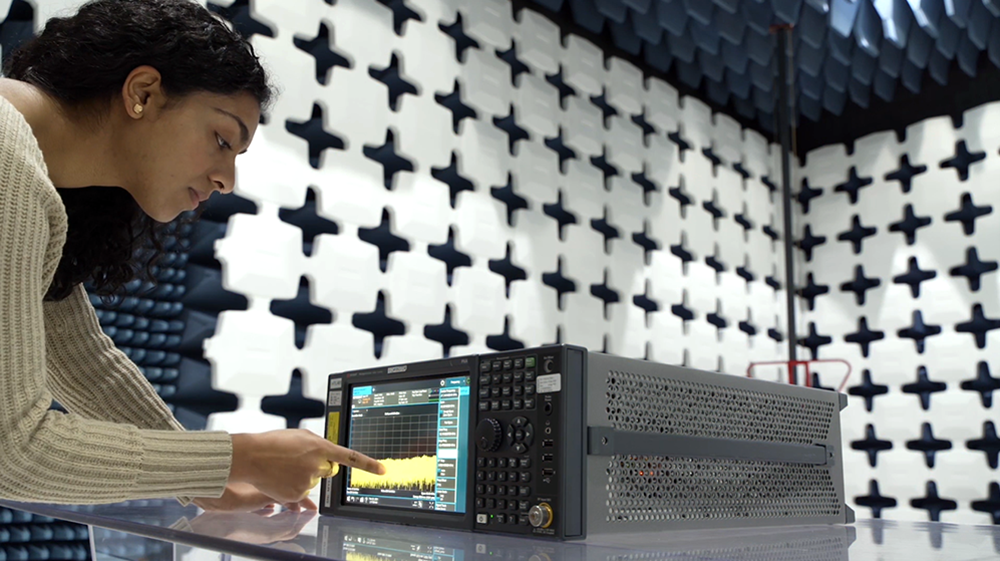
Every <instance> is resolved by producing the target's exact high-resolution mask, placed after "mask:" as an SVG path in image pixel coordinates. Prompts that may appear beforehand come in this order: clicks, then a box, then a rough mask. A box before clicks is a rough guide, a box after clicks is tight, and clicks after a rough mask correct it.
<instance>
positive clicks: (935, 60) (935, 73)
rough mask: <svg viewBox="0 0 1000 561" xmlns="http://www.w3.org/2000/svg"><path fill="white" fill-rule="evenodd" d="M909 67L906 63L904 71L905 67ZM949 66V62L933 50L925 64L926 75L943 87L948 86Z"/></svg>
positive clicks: (908, 63)
mask: <svg viewBox="0 0 1000 561" xmlns="http://www.w3.org/2000/svg"><path fill="white" fill-rule="evenodd" d="M911 66H912V64H910V62H909V61H907V64H906V65H904V67H903V68H904V70H905V69H906V68H907V67H911ZM950 66H951V61H950V60H948V59H947V58H945V57H944V55H943V54H941V52H940V51H938V50H936V49H935V50H934V52H933V53H931V58H930V60H929V61H928V62H927V73H928V74H930V76H931V78H933V79H934V81H935V82H937V83H938V84H941V85H942V86H944V85H947V84H948V69H949V67H950Z"/></svg>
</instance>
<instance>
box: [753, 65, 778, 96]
mask: <svg viewBox="0 0 1000 561" xmlns="http://www.w3.org/2000/svg"><path fill="white" fill-rule="evenodd" d="M775 77H776V74H775V68H774V66H773V65H771V64H757V63H756V62H754V63H753V64H751V65H750V81H751V82H753V85H754V87H756V88H758V89H761V90H764V91H766V92H769V91H771V88H773V87H774V80H775Z"/></svg>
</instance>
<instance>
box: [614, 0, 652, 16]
mask: <svg viewBox="0 0 1000 561" xmlns="http://www.w3.org/2000/svg"><path fill="white" fill-rule="evenodd" d="M621 1H622V3H623V4H625V5H626V6H628V7H629V8H632V9H633V10H635V11H637V12H639V13H640V14H643V15H645V14H647V13H649V10H650V8H652V7H653V0H621Z"/></svg>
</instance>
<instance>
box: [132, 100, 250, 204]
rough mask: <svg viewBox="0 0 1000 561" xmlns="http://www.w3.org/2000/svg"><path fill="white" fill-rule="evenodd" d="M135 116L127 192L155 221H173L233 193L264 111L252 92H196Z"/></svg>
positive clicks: (148, 108)
mask: <svg viewBox="0 0 1000 561" xmlns="http://www.w3.org/2000/svg"><path fill="white" fill-rule="evenodd" d="M130 109H132V110H133V111H134V106H133V107H132V108H130ZM140 115H141V116H140ZM135 117H138V118H137V121H138V122H141V123H142V124H141V126H140V127H138V128H134V129H133V130H132V131H131V134H129V135H128V137H129V138H128V139H127V140H126V142H128V143H129V144H130V145H131V146H124V147H123V150H124V151H126V152H127V153H129V155H130V156H131V157H130V158H129V160H130V162H131V165H130V166H129V168H130V169H128V170H127V171H126V174H127V176H128V177H129V178H130V180H129V181H128V182H127V183H126V185H125V188H126V189H127V190H128V191H129V192H130V193H131V194H132V197H133V198H134V199H135V200H136V202H137V203H138V204H139V206H140V207H141V208H142V210H143V211H144V212H145V213H146V214H147V215H149V216H150V217H151V218H152V219H153V220H156V221H158V222H169V221H171V220H173V219H174V218H176V217H177V216H178V215H179V214H181V213H182V212H184V211H188V210H194V209H195V208H197V206H198V204H199V203H200V202H201V201H204V200H205V199H207V198H208V197H209V196H210V195H211V194H212V193H214V192H215V191H222V192H223V193H229V192H231V191H232V190H233V186H234V185H233V184H234V183H235V181H236V156H237V155H238V154H240V153H242V152H244V151H246V149H247V147H248V146H249V145H250V142H251V140H253V136H254V133H255V132H256V130H257V123H258V121H259V118H260V106H259V104H258V103H257V100H256V99H255V98H254V97H253V96H252V95H250V94H248V93H240V94H235V95H230V96H227V95H219V94H211V93H194V94H190V95H187V96H184V97H183V98H181V99H179V100H177V101H176V102H174V103H171V104H169V105H168V106H165V107H164V106H162V105H161V106H159V107H157V106H153V105H152V104H150V105H149V106H147V107H144V108H143V110H142V112H141V113H140V114H138V115H135ZM143 121H144V122H143ZM137 124H138V123H137Z"/></svg>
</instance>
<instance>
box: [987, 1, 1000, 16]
mask: <svg viewBox="0 0 1000 561" xmlns="http://www.w3.org/2000/svg"><path fill="white" fill-rule="evenodd" d="M983 6H986V9H987V10H989V11H990V13H991V14H993V16H994V17H998V18H1000V0H983Z"/></svg>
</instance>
